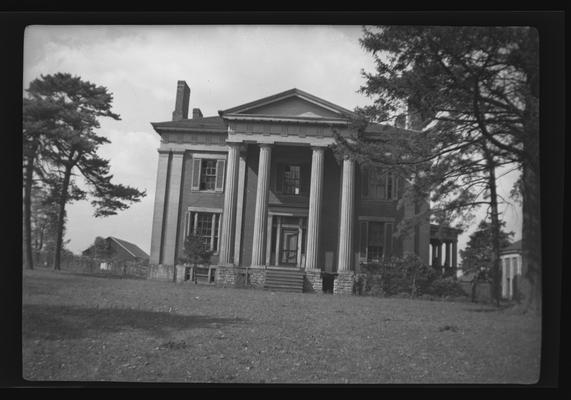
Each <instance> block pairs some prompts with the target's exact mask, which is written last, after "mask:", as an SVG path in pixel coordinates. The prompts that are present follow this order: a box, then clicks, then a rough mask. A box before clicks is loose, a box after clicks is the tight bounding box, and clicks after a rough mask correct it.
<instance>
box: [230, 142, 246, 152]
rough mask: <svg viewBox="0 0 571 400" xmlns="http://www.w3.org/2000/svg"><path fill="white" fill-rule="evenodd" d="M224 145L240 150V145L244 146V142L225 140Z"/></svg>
mask: <svg viewBox="0 0 571 400" xmlns="http://www.w3.org/2000/svg"><path fill="white" fill-rule="evenodd" d="M226 145H227V146H228V147H233V148H237V149H238V150H240V149H242V147H244V143H242V142H226Z"/></svg>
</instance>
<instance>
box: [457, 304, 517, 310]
mask: <svg viewBox="0 0 571 400" xmlns="http://www.w3.org/2000/svg"><path fill="white" fill-rule="evenodd" d="M511 307H512V305H509V304H508V305H501V306H499V307H495V306H484V307H479V308H466V309H465V311H469V312H498V311H504V310H506V309H508V308H511Z"/></svg>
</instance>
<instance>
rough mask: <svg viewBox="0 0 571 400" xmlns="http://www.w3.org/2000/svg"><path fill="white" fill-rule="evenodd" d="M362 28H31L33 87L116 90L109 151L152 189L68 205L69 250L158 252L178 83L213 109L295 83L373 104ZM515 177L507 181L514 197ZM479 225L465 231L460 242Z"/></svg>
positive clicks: (126, 179)
mask: <svg viewBox="0 0 571 400" xmlns="http://www.w3.org/2000/svg"><path fill="white" fill-rule="evenodd" d="M361 33H362V30H361V27H360V26H292V25H289V26H255V25H248V26H239V25H236V26H31V27H28V28H27V29H26V33H25V42H24V71H23V73H24V76H23V78H24V88H27V87H28V86H29V83H30V81H32V80H33V79H35V78H38V77H39V76H40V75H41V74H44V75H45V74H52V73H55V72H69V73H71V74H73V75H79V76H80V77H81V78H82V79H84V80H88V81H90V82H92V83H94V84H97V85H102V86H105V87H107V88H108V89H109V91H110V92H112V93H113V111H114V112H116V113H118V114H120V116H121V120H120V121H114V120H105V119H101V120H100V121H101V129H100V134H101V135H103V136H106V137H107V138H108V139H109V140H111V144H106V145H104V146H102V147H101V149H100V152H99V154H100V155H101V156H102V157H104V158H108V159H110V164H111V172H112V173H113V174H114V177H115V181H116V182H117V183H123V184H126V185H130V186H134V187H137V188H139V189H146V191H147V196H146V197H145V198H144V199H143V200H142V201H141V202H139V203H135V204H133V205H132V206H131V207H130V208H129V209H128V210H126V211H123V212H121V213H120V214H118V215H116V216H111V217H106V218H94V217H93V209H92V207H91V205H90V204H89V202H88V201H82V202H77V203H73V204H70V205H68V206H67V212H68V223H67V233H66V239H71V241H70V243H69V245H68V248H69V249H70V250H71V251H73V252H74V253H76V254H78V253H81V251H83V250H85V249H86V248H87V247H89V246H90V245H91V244H92V243H93V241H94V240H95V237H96V236H102V237H107V236H115V237H118V238H121V239H124V240H127V241H129V242H132V243H135V244H137V245H138V246H140V247H141V248H142V249H143V250H144V251H146V252H147V253H149V251H150V244H151V225H152V222H151V221H152V217H153V201H154V197H155V184H156V182H155V180H156V169H157V160H158V153H157V149H158V147H159V135H158V134H157V133H155V132H154V130H153V129H152V127H151V125H150V122H158V121H168V120H170V119H171V116H172V111H173V109H174V102H175V94H176V85H177V81H178V80H185V81H186V82H187V83H188V85H189V86H190V89H191V94H190V106H189V108H190V109H191V110H192V108H194V107H198V108H200V109H201V110H202V113H203V114H204V116H212V115H217V113H218V110H223V109H227V108H230V107H233V106H237V105H240V104H242V103H246V102H249V101H253V100H256V99H259V98H261V97H265V96H269V95H272V94H275V93H278V92H282V91H285V90H288V89H291V88H294V87H295V88H298V89H301V90H304V91H306V92H309V93H311V94H314V95H316V96H318V97H321V98H323V99H325V100H327V101H330V102H332V103H335V104H338V105H340V106H342V107H345V108H348V109H354V108H355V107H356V106H364V105H366V104H369V103H370V100H369V99H368V98H366V97H365V96H363V95H361V94H358V93H357V91H358V89H359V87H360V86H361V85H362V84H363V83H364V79H363V78H362V76H361V70H362V69H364V70H366V71H372V70H373V68H374V64H373V60H372V57H371V56H370V55H369V54H367V53H365V51H364V50H363V49H362V48H361V47H360V45H359V43H358V39H359V37H360V36H361ZM514 175H515V174H513V173H512V174H509V175H507V176H505V177H503V178H501V179H500V194H502V195H503V196H504V197H506V198H507V196H508V194H509V191H510V189H511V186H512V182H513V180H514V178H515V177H514ZM501 211H504V218H505V219H506V220H507V223H508V225H507V229H508V230H513V231H515V232H516V237H515V238H516V239H519V238H521V210H520V209H519V207H514V206H503V207H502V209H501ZM478 222H479V219H476V220H475V222H474V227H475V226H476V225H477V223H478ZM472 230H473V229H472ZM472 230H470V231H468V232H466V233H465V234H463V235H462V236H461V238H460V240H459V248H463V247H464V246H465V243H466V241H467V237H468V234H469V233H470V232H471V231H472ZM459 261H460V259H459Z"/></svg>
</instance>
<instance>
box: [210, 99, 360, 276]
mask: <svg viewBox="0 0 571 400" xmlns="http://www.w3.org/2000/svg"><path fill="white" fill-rule="evenodd" d="M351 114H352V113H351V112H350V111H348V110H345V109H342V108H341V107H338V106H335V105H332V104H330V103H327V102H324V101H323V100H321V99H317V98H315V97H314V96H312V95H309V94H307V93H304V92H302V91H299V90H297V89H294V90H291V91H288V92H285V93H283V94H282V95H281V96H279V97H275V98H273V99H270V100H269V101H268V100H264V101H261V102H253V103H249V104H246V105H243V106H239V107H236V108H233V109H229V110H225V111H220V112H219V115H220V117H221V118H222V119H223V120H224V121H225V122H226V123H227V125H228V136H227V139H226V142H227V144H228V146H229V147H230V148H231V149H232V148H238V147H239V146H249V148H250V150H251V151H250V156H251V157H253V158H256V159H257V160H258V162H257V165H255V168H253V169H255V179H256V184H255V185H252V183H250V187H253V186H255V206H254V213H253V229H252V237H253V238H252V240H251V260H250V262H249V263H248V264H247V265H244V261H243V260H242V259H241V257H240V253H241V252H244V251H243V249H242V246H243V245H247V243H246V242H245V241H244V242H243V243H240V242H242V237H240V236H239V235H237V233H238V232H239V231H241V230H242V229H240V228H241V227H240V226H237V225H234V226H233V225H232V221H234V219H232V218H231V217H223V223H222V232H221V237H222V238H227V237H231V236H232V233H231V232H233V231H234V232H235V233H236V234H235V235H234V236H235V238H236V239H235V242H234V248H233V249H230V246H226V243H227V242H226V241H225V239H223V240H222V247H221V255H224V258H221V260H220V262H221V264H225V263H227V264H229V265H235V266H248V267H250V268H276V267H278V268H297V269H301V270H307V271H314V272H317V273H318V274H319V272H320V271H321V270H322V269H323V265H322V264H321V263H320V262H322V261H323V260H322V259H323V258H324V257H320V239H321V237H320V236H321V214H322V207H323V201H322V200H323V179H324V164H325V154H326V152H331V150H329V149H328V146H329V145H331V144H333V143H334V137H333V136H334V129H335V130H336V131H337V132H342V133H344V134H346V135H348V134H349V123H348V122H349V120H348V117H349V116H350V115H351ZM252 149H253V150H252ZM280 151H281V152H282V155H283V154H285V153H286V152H289V153H287V154H289V155H290V157H292V155H293V154H295V155H296V157H297V158H296V160H295V161H292V163H293V164H300V163H301V164H303V168H305V166H306V165H307V167H308V169H309V171H308V172H309V182H307V183H308V184H309V185H308V188H307V189H308V190H307V192H304V193H298V192H295V191H297V190H298V189H299V190H305V188H304V187H302V184H300V185H299V186H300V187H299V188H298V187H297V186H295V183H294V184H293V185H292V186H288V187H287V190H286V192H285V193H279V191H280V188H279V187H276V185H279V184H280V183H279V182H278V183H276V181H279V179H280V177H279V176H276V172H275V169H279V167H280V164H278V161H279V160H277V161H276V162H275V163H272V158H273V157H274V154H278V155H279V154H280V153H279V152H280ZM252 152H253V153H254V154H252ZM229 154H230V153H229ZM232 154H238V152H234V153H232ZM304 157H306V158H307V159H304ZM234 159H236V160H238V156H234V155H232V157H230V155H229V161H228V165H229V166H230V165H238V164H237V162H238V161H234ZM242 160H243V161H242V162H243V163H244V165H246V164H248V159H247V156H246V155H245V154H244V155H243V158H242ZM306 162H307V163H306ZM304 163H306V164H304ZM345 164H347V165H348V166H347V167H343V168H344V169H343V171H345V172H344V173H343V177H341V176H339V177H338V178H339V179H341V178H342V179H343V182H344V184H343V185H344V186H343V187H344V188H345V189H344V191H343V193H345V194H344V195H343V196H342V198H340V199H339V201H340V208H341V209H342V210H344V211H343V213H345V214H347V216H346V218H344V219H343V220H342V221H343V222H342V223H341V229H340V230H339V236H338V243H342V244H343V250H340V255H341V254H342V258H341V257H340V258H339V261H338V265H336V266H335V267H336V269H338V270H341V271H351V269H352V267H353V266H352V265H351V261H352V259H353V257H352V256H351V252H352V246H351V244H352V218H350V216H352V212H351V211H350V210H352V207H353V201H352V196H350V195H349V193H353V192H352V190H353V189H352V188H354V184H355V183H354V179H355V174H354V167H353V164H354V163H353V162H352V161H349V160H348V161H347V163H344V165H345ZM272 166H273V169H272ZM294 167H295V168H297V169H296V170H294V169H293V168H294ZM290 168H292V170H291V171H290V174H291V175H293V176H290V177H288V178H291V179H293V180H294V181H295V179H298V180H300V181H301V180H303V179H304V177H301V176H299V175H300V174H301V172H300V171H302V170H303V168H302V167H301V166H299V167H298V166H297V165H292V166H290ZM351 168H353V169H351ZM236 169H237V170H238V169H240V168H238V167H237V168H236ZM230 173H232V171H231V170H230V169H228V172H227V174H230ZM277 173H278V174H279V172H277ZM240 174H243V175H238V176H236V179H226V186H225V199H226V198H228V199H235V200H236V201H232V202H228V203H226V201H225V208H224V210H225V213H226V212H228V214H232V215H237V216H236V218H235V220H236V221H243V218H244V211H245V210H244V209H243V207H244V204H245V201H244V196H245V195H247V193H245V192H244V188H243V187H242V188H240V185H234V182H235V181H238V182H244V181H245V180H246V177H245V174H246V168H243V169H242V170H241V171H240ZM296 174H297V176H296ZM303 183H305V182H303ZM233 185H234V186H233ZM282 189H283V188H282ZM234 191H236V195H235V196H234V195H233V194H230V193H229V192H234ZM238 205H240V207H238ZM230 207H233V208H232V210H230ZM234 207H235V208H234ZM227 247H228V248H227ZM231 252H232V253H233V257H231V256H230V253H231ZM230 260H234V262H230Z"/></svg>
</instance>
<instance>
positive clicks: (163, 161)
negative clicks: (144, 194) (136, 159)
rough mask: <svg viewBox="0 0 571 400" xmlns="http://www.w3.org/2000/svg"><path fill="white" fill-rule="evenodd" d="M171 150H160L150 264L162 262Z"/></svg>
mask: <svg viewBox="0 0 571 400" xmlns="http://www.w3.org/2000/svg"><path fill="white" fill-rule="evenodd" d="M169 156H170V154H169V152H168V151H161V150H159V161H158V166H157V183H156V190H155V206H154V210H153V227H152V231H151V256H150V264H154V265H156V264H160V263H161V250H162V249H161V247H162V246H161V243H162V239H163V225H164V216H165V204H166V203H165V201H166V190H167V181H168V172H169V171H168V170H169Z"/></svg>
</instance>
